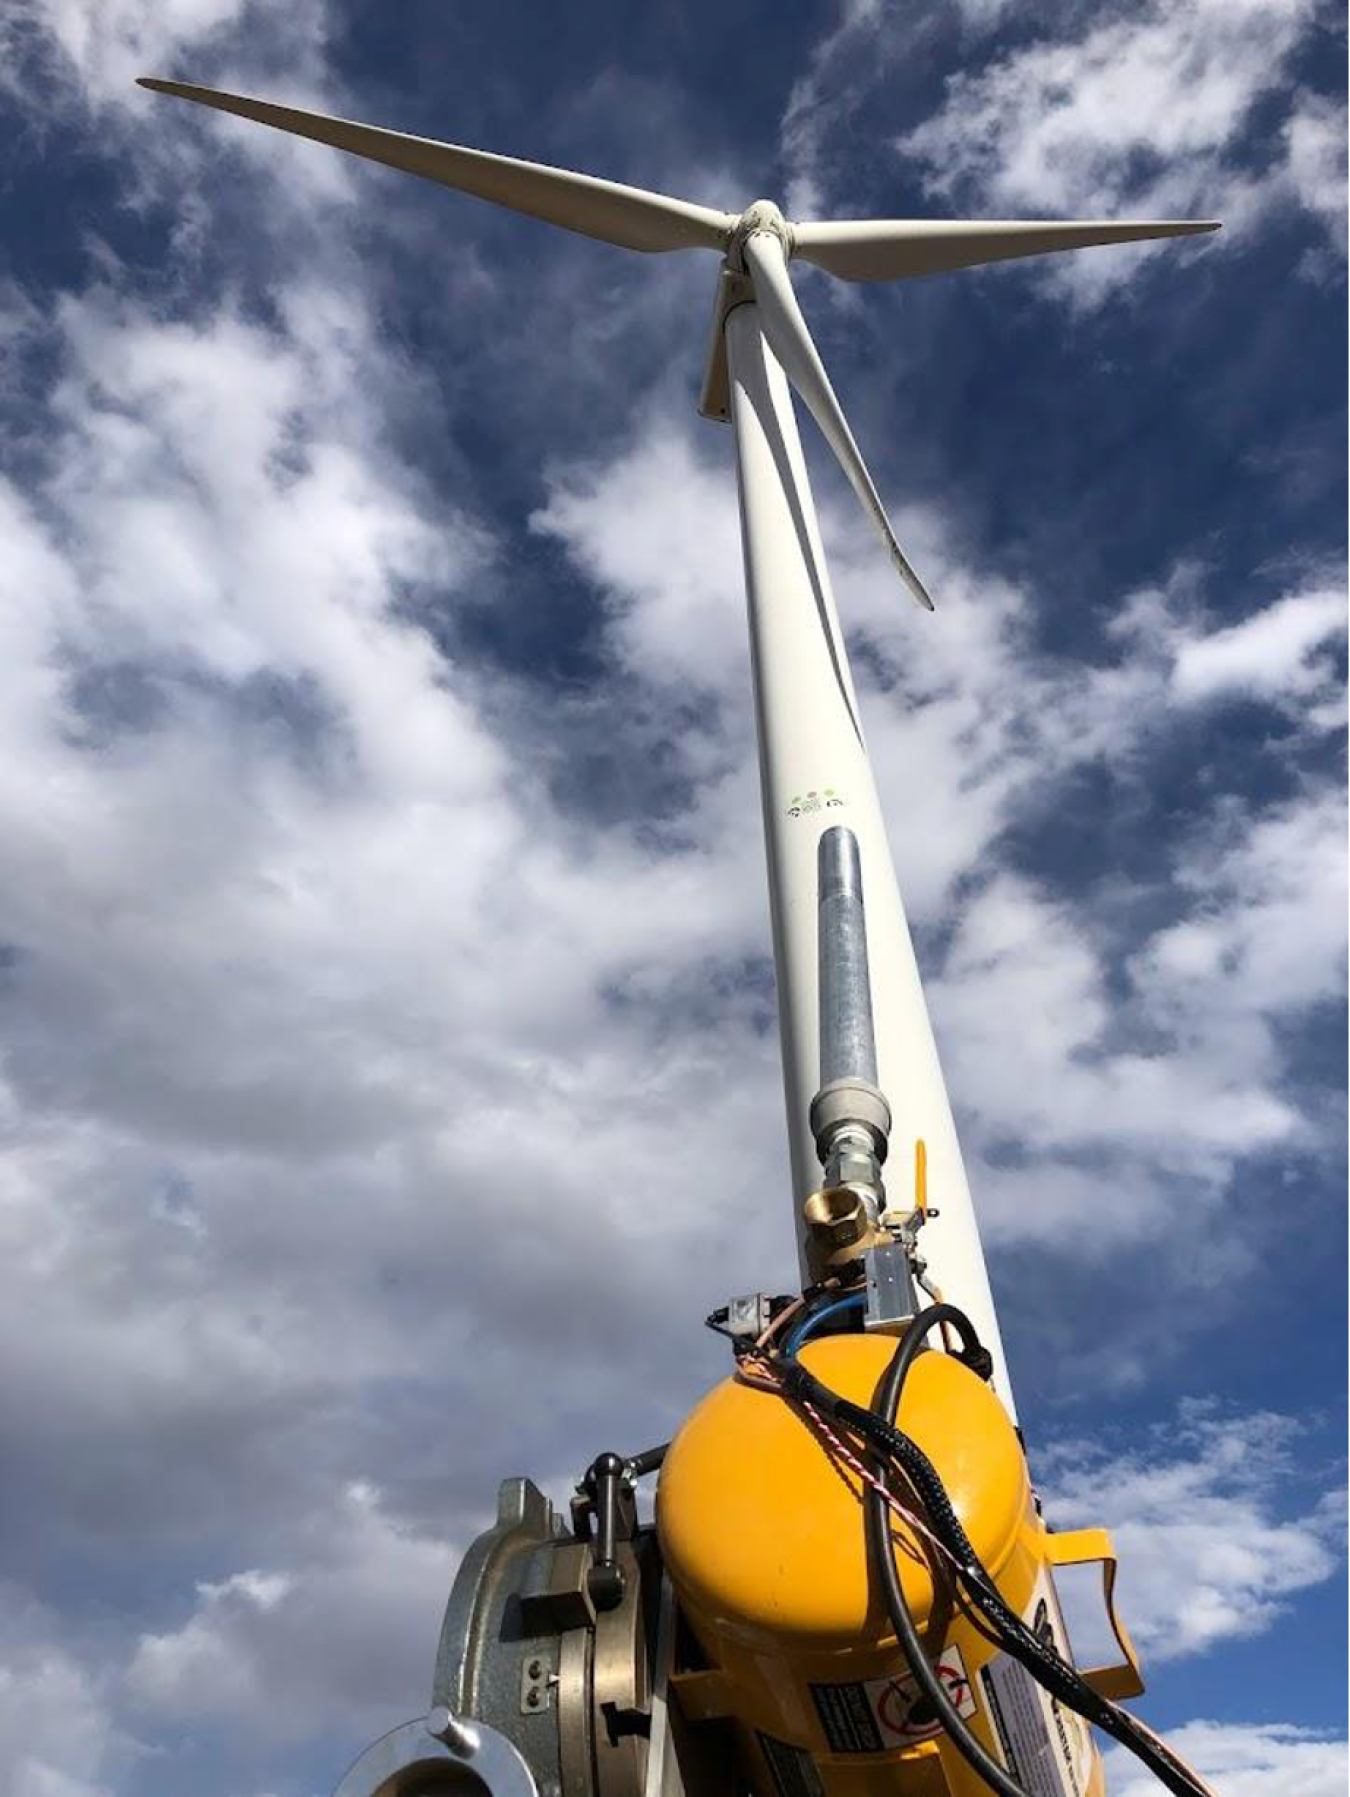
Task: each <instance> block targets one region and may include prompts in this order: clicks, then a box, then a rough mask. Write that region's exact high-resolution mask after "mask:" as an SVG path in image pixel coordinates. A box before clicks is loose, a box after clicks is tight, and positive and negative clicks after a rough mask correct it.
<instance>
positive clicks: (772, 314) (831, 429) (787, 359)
mask: <svg viewBox="0 0 1350 1797" xmlns="http://www.w3.org/2000/svg"><path fill="white" fill-rule="evenodd" d="M744 255H745V265H746V267H747V268H748V269H749V271H750V275H751V279H752V280H753V282H754V287H755V303H756V304H757V305H758V307H759V315H760V323H761V324H762V325H763V328H764V335H765V336H766V337H767V338H768V340H769V347H770V349H771V350H772V351H773V353H774V355H775V356H777V358H778V360H779V362H780V363H781V364H782V368H783V373H784V374H785V375H786V376H787V377H788V379H789V380H790V381H791V382H792V385H793V386H794V387H795V388H796V389H797V391H798V393H800V394H801V396H802V398H803V399H804V400H805V401H806V404H807V406H808V407H809V408H810V411H811V415H812V416H813V417H814V419H815V421H816V423H817V424H818V425H819V426H820V428H821V431H822V432H823V433H824V436H825V441H826V442H827V443H828V444H829V446H830V448H831V449H832V450H833V451H834V453H835V455H836V456H837V457H838V458H839V466H840V467H841V468H842V469H843V470H844V473H845V474H846V475H847V476H848V478H849V484H850V485H851V486H852V488H853V491H854V492H855V493H856V494H857V495H858V497H859V499H861V500H862V502H863V508H864V510H865V511H866V512H867V514H868V515H869V517H870V518H871V519H872V521H873V523H875V525H876V527H877V529H878V530H879V531H880V532H881V534H882V537H883V538H884V539H885V543H886V549H887V551H888V553H889V555H890V558H891V560H892V561H893V562H894V564H895V567H896V570H897V572H898V573H899V575H900V578H901V579H902V580H903V581H904V583H905V585H906V586H907V587H908V588H909V590H910V592H911V593H913V595H914V597H915V598H916V599H917V600H918V602H919V604H920V605H922V606H925V607H926V608H927V609H928V610H929V611H932V609H933V601H932V600H931V599H930V598H929V597H928V594H927V592H926V591H925V590H924V584H923V582H922V581H921V580H920V579H919V577H918V575H917V574H916V573H915V572H914V570H913V568H911V567H910V565H909V561H908V558H907V557H906V555H905V552H904V551H903V550H902V549H901V547H900V545H899V543H897V542H896V540H895V532H894V531H893V530H892V529H891V521H890V519H889V518H888V517H887V516H886V508H885V507H884V506H883V505H882V503H881V499H880V496H879V495H878V493H877V490H876V487H875V486H874V485H873V484H872V477H871V475H870V474H869V473H868V472H867V466H866V464H865V463H864V461H863V459H862V455H861V453H860V452H859V449H858V445H857V444H856V443H855V442H854V440H853V432H852V431H851V430H850V429H849V428H848V420H847V419H846V418H845V417H844V413H843V409H842V408H841V406H840V404H839V401H838V399H836V397H835V392H834V388H833V387H832V386H831V385H830V377H829V375H827V374H826V372H825V365H824V363H823V362H822V361H821V359H820V355H819V352H818V351H817V349H816V346H815V344H814V343H813V342H812V341H811V333H810V331H809V330H808V329H807V325H806V320H805V319H804V318H803V317H802V313H801V307H800V306H799V305H798V304H797V296H796V294H795V293H794V292H793V291H792V281H791V278H790V277H789V275H788V271H787V259H786V258H785V256H784V254H783V245H782V243H781V242H780V240H779V239H778V238H777V237H776V236H774V234H773V233H772V232H771V231H752V232H751V234H750V235H749V236H748V237H747V238H746V240H745V244H744Z"/></svg>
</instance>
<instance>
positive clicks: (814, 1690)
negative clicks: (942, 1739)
mask: <svg viewBox="0 0 1350 1797" xmlns="http://www.w3.org/2000/svg"><path fill="white" fill-rule="evenodd" d="M937 1670H938V1674H939V1676H940V1677H941V1679H942V1682H943V1684H944V1685H946V1687H947V1695H948V1696H949V1697H950V1698H951V1700H952V1702H953V1703H954V1704H955V1705H956V1708H957V1711H958V1712H959V1714H961V1715H962V1716H973V1715H974V1714H975V1712H976V1710H977V1709H978V1707H979V1705H978V1701H977V1699H976V1696H975V1693H974V1691H973V1690H972V1689H971V1685H970V1678H969V1676H968V1675H967V1673H966V1667H965V1662H964V1661H963V1660H962V1658H961V1654H960V1650H959V1649H958V1648H955V1647H946V1648H944V1649H943V1650H942V1656H941V1658H940V1659H939V1660H938V1662H937ZM811 1695H812V1697H813V1698H814V1699H815V1704H816V1710H817V1713H818V1714H819V1716H820V1722H821V1727H822V1728H823V1729H824V1731H825V1739H826V1740H827V1741H828V1742H829V1745H830V1750H831V1752H833V1753H890V1752H893V1751H894V1749H895V1748H897V1747H912V1746H913V1745H914V1744H915V1743H916V1742H918V1741H928V1740H931V1739H932V1737H933V1736H934V1735H936V1734H940V1733H941V1732H942V1730H941V1725H940V1723H939V1722H938V1719H937V1715H936V1712H935V1711H934V1709H933V1706H932V1704H931V1703H930V1702H929V1700H928V1698H927V1697H926V1696H925V1695H924V1693H923V1692H922V1691H921V1690H920V1689H919V1685H918V1681H917V1680H916V1679H914V1678H912V1677H911V1676H910V1675H909V1674H908V1673H903V1674H901V1675H899V1676H897V1677H895V1678H870V1679H868V1680H867V1681H866V1682H865V1683H857V1684H846V1685H812V1687H811Z"/></svg>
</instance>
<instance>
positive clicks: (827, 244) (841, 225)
mask: <svg viewBox="0 0 1350 1797" xmlns="http://www.w3.org/2000/svg"><path fill="white" fill-rule="evenodd" d="M1218 229H1219V224H1218V221H1217V220H1215V219H1157V220H1150V221H1144V220H1138V219H1136V220H1132V221H1125V222H1122V223H1119V224H1113V223H1111V222H1110V221H1109V220H1106V219H1079V220H1076V221H1072V222H1064V223H1057V222H1056V221H1055V220H1053V219H1022V220H1009V219H982V220H979V221H976V222H971V221H968V220H965V219H946V218H943V219H927V218H913V219H911V218H891V219H884V218H877V219H838V220H835V221H833V222H831V223H828V224H815V225H811V224H808V225H793V227H792V238H793V246H792V253H793V255H795V256H800V257H802V259H803V260H804V261H806V262H814V263H815V264H816V266H817V268H823V269H825V270H827V271H828V272H829V273H830V274H832V275H838V276H839V277H840V279H841V280H845V281H898V280H901V279H903V278H904V277H905V276H906V275H935V274H942V273H944V272H945V271H946V270H947V269H951V268H975V267H977V266H978V265H979V264H980V263H982V262H1008V261H1011V260H1012V259H1013V258H1014V257H1017V256H1044V255H1046V254H1047V253H1048V252H1049V251H1052V250H1085V249H1090V248H1093V247H1094V246H1096V245H1100V244H1110V243H1142V242H1144V241H1146V240H1147V239H1149V238H1153V237H1193V236H1195V235H1196V233H1197V232H1201V231H1217V230H1218Z"/></svg>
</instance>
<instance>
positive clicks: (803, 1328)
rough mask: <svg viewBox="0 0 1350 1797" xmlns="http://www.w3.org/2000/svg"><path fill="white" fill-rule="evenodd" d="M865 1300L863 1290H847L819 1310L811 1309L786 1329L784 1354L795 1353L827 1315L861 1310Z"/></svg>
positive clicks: (832, 1315) (831, 1315)
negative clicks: (842, 1295) (845, 1293)
mask: <svg viewBox="0 0 1350 1797" xmlns="http://www.w3.org/2000/svg"><path fill="white" fill-rule="evenodd" d="M866 1302H867V1298H866V1294H865V1293H863V1292H849V1293H848V1294H847V1295H846V1296H845V1297H842V1298H836V1299H835V1300H834V1301H833V1303H831V1304H826V1305H825V1306H824V1307H823V1308H822V1309H820V1310H813V1311H812V1312H811V1314H810V1315H809V1316H805V1317H803V1318H802V1320H801V1322H800V1323H797V1324H795V1325H794V1326H793V1328H791V1329H789V1330H788V1337H787V1340H786V1341H785V1342H784V1343H783V1352H784V1354H795V1353H796V1352H797V1350H798V1348H800V1347H801V1345H802V1343H803V1342H805V1341H807V1340H809V1339H810V1337H811V1336H812V1335H814V1334H815V1332H816V1330H817V1328H818V1327H819V1326H820V1324H821V1323H823V1322H824V1321H825V1319H826V1318H827V1317H834V1316H838V1315H839V1312H840V1311H841V1310H861V1309H863V1307H864V1305H865V1304H866Z"/></svg>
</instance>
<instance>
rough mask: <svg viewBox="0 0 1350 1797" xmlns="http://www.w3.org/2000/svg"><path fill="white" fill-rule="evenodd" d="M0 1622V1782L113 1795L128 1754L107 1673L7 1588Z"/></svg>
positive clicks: (63, 1795) (85, 1795) (50, 1794)
mask: <svg viewBox="0 0 1350 1797" xmlns="http://www.w3.org/2000/svg"><path fill="white" fill-rule="evenodd" d="M3 1596H4V1605H3V1611H2V1612H0V1615H2V1616H3V1629H2V1630H0V1788H3V1789H4V1790H5V1791H6V1792H8V1793H9V1794H10V1797H111V1789H112V1787H111V1786H110V1785H109V1784H107V1783H105V1782H104V1774H105V1772H107V1771H109V1770H110V1769H111V1761H112V1759H113V1758H114V1757H115V1756H116V1757H121V1758H123V1759H125V1757H126V1756H125V1751H124V1750H125V1748H126V1747H127V1746H128V1745H129V1743H127V1742H125V1741H123V1740H121V1739H120V1738H119V1735H118V1731H117V1729H116V1728H115V1726H114V1723H113V1719H112V1715H111V1713H110V1709H109V1704H108V1696H107V1691H106V1688H105V1687H106V1683H107V1681H106V1679H105V1678H100V1677H99V1676H98V1674H97V1673H95V1672H92V1671H91V1670H90V1668H89V1667H88V1665H87V1664H86V1663H84V1661H83V1660H82V1659H81V1658H80V1656H79V1655H77V1654H76V1653H74V1652H72V1651H71V1649H70V1647H69V1646H68V1645H67V1644H66V1643H65V1642H64V1641H62V1639H61V1630H60V1628H59V1625H58V1623H57V1620H56V1618H54V1617H53V1616H51V1615H49V1614H47V1613H45V1612H44V1611H43V1610H42V1609H41V1607H40V1606H39V1605H37V1604H35V1603H34V1602H33V1601H32V1600H31V1599H29V1598H27V1597H26V1596H25V1595H24V1594H23V1593H22V1592H20V1591H17V1590H15V1589H14V1588H13V1587H6V1588H4V1592H3Z"/></svg>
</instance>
